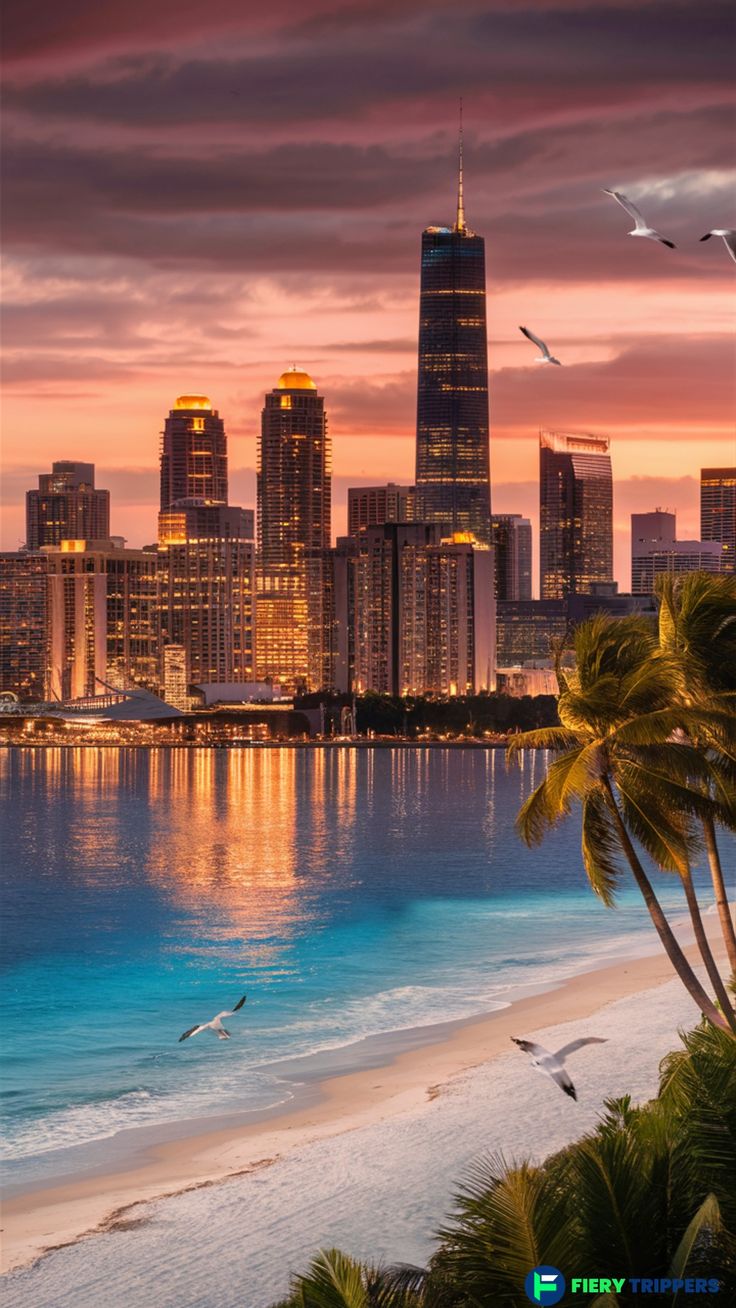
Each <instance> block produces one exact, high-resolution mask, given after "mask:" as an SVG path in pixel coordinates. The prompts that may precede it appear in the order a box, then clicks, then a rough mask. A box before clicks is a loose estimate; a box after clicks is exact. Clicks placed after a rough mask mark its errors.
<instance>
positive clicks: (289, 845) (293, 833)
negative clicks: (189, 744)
mask: <svg viewBox="0 0 736 1308" xmlns="http://www.w3.org/2000/svg"><path fill="white" fill-rule="evenodd" d="M543 766H544V757H543V756H542V755H539V754H537V755H529V756H527V757H526V759H525V760H524V764H523V768H522V770H521V771H514V772H512V773H511V774H507V772H506V770H505V763H504V758H503V754H502V753H501V752H500V751H497V750H495V751H494V750H488V751H478V750H410V749H395V750H388V749H380V750H351V749H348V748H346V749H335V750H330V751H322V750H293V749H284V750H258V749H245V750H242V751H228V752H220V751H209V750H181V751H166V750H151V751H148V750H124V749H121V750H116V749H104V750H93V749H86V750H71V749H70V750H34V749H31V748H29V749H20V750H16V749H13V750H6V751H4V752H3V753H2V755H1V756H0V804H1V806H2V814H1V817H2V829H3V832H4V835H3V866H4V882H5V889H4V897H3V907H4V942H5V944H4V960H3V966H4V972H5V975H4V983H3V1006H4V1014H3V1031H4V1048H5V1056H4V1060H3V1075H2V1105H3V1145H4V1155H5V1173H6V1177H7V1178H8V1179H9V1181H10V1182H11V1183H14V1184H26V1183H28V1182H33V1181H39V1180H41V1179H44V1178H49V1177H51V1176H56V1175H63V1174H68V1173H69V1172H73V1171H75V1170H76V1169H78V1168H79V1167H81V1166H83V1165H85V1166H87V1165H90V1163H92V1162H94V1161H97V1162H99V1163H103V1162H104V1159H105V1157H106V1156H107V1155H106V1151H108V1154H109V1150H110V1149H112V1148H114V1147H115V1142H116V1141H119V1140H120V1139H121V1138H122V1139H131V1138H132V1137H128V1136H123V1137H121V1136H120V1133H121V1132H128V1131H130V1130H134V1129H136V1128H141V1127H146V1128H149V1129H154V1130H155V1129H157V1128H159V1129H160V1128H163V1127H164V1125H165V1126H166V1127H170V1126H171V1124H172V1123H176V1122H182V1121H185V1120H187V1121H188V1120H191V1119H201V1118H204V1117H208V1118H211V1117H212V1115H213V1114H216V1115H222V1114H229V1113H242V1112H245V1111H249V1110H251V1109H264V1108H268V1107H269V1106H271V1105H276V1104H279V1103H282V1102H284V1101H285V1100H288V1098H289V1097H290V1096H291V1095H292V1094H293V1093H294V1085H293V1067H294V1065H293V1063H292V1064H291V1068H292V1078H291V1079H287V1078H285V1077H284V1075H283V1072H282V1069H281V1068H280V1064H281V1062H282V1061H283V1060H284V1059H287V1058H288V1059H294V1058H298V1057H300V1056H303V1055H315V1054H320V1053H321V1054H322V1055H323V1056H325V1057H327V1051H335V1050H338V1049H342V1050H343V1056H342V1062H343V1065H349V1063H350V1058H351V1046H352V1045H353V1044H355V1042H358V1041H361V1040H362V1038H363V1037H366V1036H377V1035H379V1034H380V1033H382V1032H387V1031H397V1030H398V1031H401V1030H408V1029H409V1028H414V1027H417V1026H424V1025H428V1024H434V1023H439V1022H443V1021H446V1020H449V1019H455V1018H461V1017H467V1016H470V1015H471V1014H474V1013H479V1012H483V1011H487V1010H489V1009H492V1008H493V1007H495V1006H497V1005H499V1004H505V1003H508V1002H509V999H510V997H511V996H513V995H514V994H517V993H519V988H520V987H521V988H525V987H529V986H532V987H533V986H543V985H546V984H549V983H552V982H554V981H557V980H560V979H562V978H563V977H565V976H567V975H570V974H571V973H573V972H575V971H579V970H580V969H581V968H582V967H584V966H586V965H587V966H592V965H595V963H596V962H598V961H615V960H616V959H618V958H621V957H623V956H625V955H626V954H627V953H636V952H646V951H648V950H649V949H650V948H654V947H656V940H655V938H654V936H653V933H652V932H651V929H650V927H649V920H648V917H647V915H646V913H645V911H644V909H643V907H642V906H641V905H640V902H639V900H638V897H637V896H636V893H635V892H634V891H631V890H629V889H628V888H627V889H626V890H625V891H624V892H623V893H622V894H621V898H620V905H619V907H618V909H617V910H616V911H615V912H609V911H607V910H606V909H604V908H603V906H602V905H601V904H600V903H599V902H598V901H597V900H596V898H595V897H594V896H593V894H592V893H591V892H590V890H589V889H588V888H587V884H586V882H585V878H584V874H583V871H582V866H581V861H580V856H579V849H578V842H579V831H578V827H577V824H576V822H575V821H574V820H571V821H569V822H568V823H567V825H565V826H563V827H562V828H561V829H560V830H558V831H556V832H555V833H553V834H552V836H551V837H550V838H549V840H548V841H547V842H546V843H545V845H544V846H543V847H542V848H540V849H537V850H531V851H530V850H527V849H526V848H525V847H524V846H522V844H521V843H520V841H519V840H518V837H517V836H516V834H515V831H514V825H513V824H514V817H515V814H516V812H517V810H518V807H519V804H520V802H521V801H522V800H523V798H524V797H525V796H526V795H527V794H528V793H529V790H530V788H531V787H532V786H533V785H534V784H535V781H538V780H539V779H540V778H541V776H542V773H543ZM702 884H705V882H704V881H703V882H702ZM658 885H659V887H660V892H661V895H662V898H663V900H664V902H665V903H667V904H669V905H671V906H673V907H674V906H675V905H680V904H681V895H680V893H679V891H678V888H677V886H676V885H675V884H674V883H673V881H672V879H671V878H664V877H660V878H659V880H658ZM244 992H247V994H248V1002H247V1004H246V1007H245V1009H244V1010H242V1012H241V1013H239V1014H238V1015H237V1016H236V1017H234V1018H232V1019H231V1020H230V1021H229V1022H228V1023H226V1025H228V1027H229V1029H230V1030H231V1031H232V1033H233V1038H232V1040H230V1041H229V1042H228V1041H218V1040H216V1039H215V1038H214V1036H212V1035H210V1034H209V1033H203V1034H202V1035H200V1036H198V1037H197V1038H196V1039H193V1040H190V1041H187V1042H186V1043H185V1044H183V1045H182V1044H179V1043H178V1037H179V1035H180V1033H181V1032H182V1031H183V1030H184V1029H186V1028H187V1027H189V1026H191V1025H192V1024H193V1023H194V1022H196V1021H198V1020H200V1019H203V1020H207V1019H208V1018H209V1017H210V1016H212V1015H213V1014H214V1013H215V1012H217V1011H219V1010H221V1009H224V1008H229V1007H231V1006H232V1004H233V1003H234V1002H235V1001H236V1000H237V999H238V998H239V997H240V996H241V995H242V994H243V993H244ZM522 992H523V991H522ZM357 1048H358V1046H357V1045H356V1049H357ZM332 1056H333V1057H334V1053H333V1055H332ZM310 1065H312V1066H313V1065H314V1059H312V1060H311V1064H310Z"/></svg>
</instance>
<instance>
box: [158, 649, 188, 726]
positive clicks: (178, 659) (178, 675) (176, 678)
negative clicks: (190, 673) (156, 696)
mask: <svg viewBox="0 0 736 1308" xmlns="http://www.w3.org/2000/svg"><path fill="white" fill-rule="evenodd" d="M161 668H162V677H161V681H162V694H163V698H164V700H165V701H166V703H167V704H170V705H171V707H172V708H176V709H179V710H180V711H181V712H185V711H186V710H187V709H188V708H189V680H188V677H187V651H186V649H185V648H184V646H183V645H164V647H163V649H162V651H161Z"/></svg>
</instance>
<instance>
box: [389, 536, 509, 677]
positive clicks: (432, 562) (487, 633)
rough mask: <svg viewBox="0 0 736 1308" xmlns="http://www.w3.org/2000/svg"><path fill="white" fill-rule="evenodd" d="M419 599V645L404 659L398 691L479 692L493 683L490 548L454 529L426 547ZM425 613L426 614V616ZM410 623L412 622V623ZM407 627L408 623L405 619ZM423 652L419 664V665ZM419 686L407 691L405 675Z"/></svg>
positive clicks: (493, 646) (491, 551)
mask: <svg viewBox="0 0 736 1308" xmlns="http://www.w3.org/2000/svg"><path fill="white" fill-rule="evenodd" d="M425 553H426V561H427V570H426V581H425V582H424V597H422V595H421V594H419V595H417V601H416V602H417V608H418V611H419V615H420V622H419V624H417V625H418V626H419V632H420V635H421V634H422V631H421V629H422V627H423V629H424V630H423V643H422V644H421V645H419V646H418V647H417V649H416V651H415V652H414V651H411V652H413V653H414V662H413V665H412V663H411V662H410V661H409V659H407V674H406V678H405V682H404V689H403V691H402V693H403V694H405V695H406V694H412V693H417V694H422V693H423V694H430V695H442V696H444V695H478V694H480V693H481V692H482V691H492V690H493V689H494V688H495V684H496V603H495V599H494V594H493V590H494V572H495V563H494V557H493V550H492V549H491V548H490V547H489V546H487V545H485V546H480V545H478V544H477V543H476V542H475V541H474V540H473V538H472V537H468V536H467V535H464V534H463V533H456V534H455V535H454V536H452V537H451V538H450V539H449V540H443V541H442V542H441V543H440V544H439V545H430V546H428V548H427V550H426V552H425ZM425 614H426V616H425ZM413 625H414V624H412V626H413ZM407 627H408V628H409V629H411V628H410V627H409V623H408V622H407ZM422 653H423V654H424V667H423V668H422V663H421V659H422ZM414 669H416V671H418V672H420V677H421V679H420V680H419V683H418V684H419V685H420V686H422V688H423V689H421V690H417V691H416V692H415V691H413V690H412V688H411V683H410V681H409V674H410V673H411V674H412V675H413V676H414V677H416V671H415V670H414Z"/></svg>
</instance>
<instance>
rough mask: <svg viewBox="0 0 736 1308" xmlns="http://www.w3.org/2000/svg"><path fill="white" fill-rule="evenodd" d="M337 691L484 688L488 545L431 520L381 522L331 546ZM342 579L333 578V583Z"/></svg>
mask: <svg viewBox="0 0 736 1308" xmlns="http://www.w3.org/2000/svg"><path fill="white" fill-rule="evenodd" d="M335 567H336V574H335V576H336V580H335V616H336V623H335V626H336V632H337V648H338V656H337V659H336V685H337V688H338V690H341V691H344V692H347V691H352V690H356V691H358V692H359V693H361V694H363V693H365V692H366V691H373V692H375V693H377V694H386V695H427V694H434V695H443V696H445V695H465V694H474V693H475V694H477V693H478V692H480V691H481V690H489V689H492V687H493V684H494V671H495V603H494V598H493V567H494V563H493V551H492V550H491V549H489V548H488V546H479V545H477V543H476V542H474V541H473V540H472V539H470V538H468V536H464V535H462V534H460V533H458V534H456V535H455V536H454V537H451V538H449V539H443V538H442V536H441V530H440V527H439V525H438V524H437V523H416V522H414V523H384V524H382V525H381V526H376V527H366V528H364V529H363V530H362V531H360V532H359V533H358V534H357V536H355V537H348V538H347V540H346V541H344V542H341V543H340V544H339V545H338V549H337V550H336V551H335ZM338 578H341V580H338Z"/></svg>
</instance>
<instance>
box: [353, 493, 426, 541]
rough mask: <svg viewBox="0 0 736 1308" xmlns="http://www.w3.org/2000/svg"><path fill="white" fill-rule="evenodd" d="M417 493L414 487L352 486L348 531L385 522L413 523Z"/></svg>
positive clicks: (376, 525) (377, 525) (354, 531)
mask: <svg viewBox="0 0 736 1308" xmlns="http://www.w3.org/2000/svg"><path fill="white" fill-rule="evenodd" d="M415 500H416V491H415V489H414V487H413V486H397V485H396V484H395V483H394V482H392V481H390V482H389V483H388V485H387V486H351V487H350V489H349V490H348V532H349V534H350V535H351V536H354V535H355V533H356V532H358V531H360V530H361V528H362V527H379V526H381V524H382V523H384V522H413V521H414V518H415V513H414V509H415Z"/></svg>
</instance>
